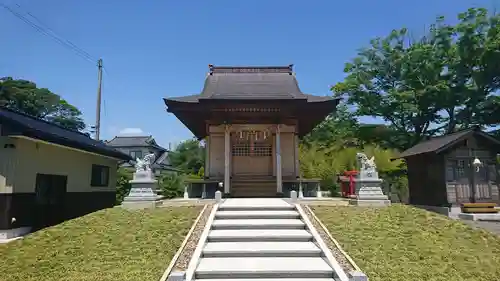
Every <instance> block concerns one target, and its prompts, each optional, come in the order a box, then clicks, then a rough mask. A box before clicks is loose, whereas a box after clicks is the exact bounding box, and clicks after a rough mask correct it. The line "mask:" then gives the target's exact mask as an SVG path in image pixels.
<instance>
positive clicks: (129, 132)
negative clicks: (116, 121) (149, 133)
mask: <svg viewBox="0 0 500 281" xmlns="http://www.w3.org/2000/svg"><path fill="white" fill-rule="evenodd" d="M143 134H144V131H143V130H142V129H141V128H125V129H123V130H120V135H143Z"/></svg>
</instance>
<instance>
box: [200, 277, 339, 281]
mask: <svg viewBox="0 0 500 281" xmlns="http://www.w3.org/2000/svg"><path fill="white" fill-rule="evenodd" d="M196 280H200V279H195V281H196ZM210 281H255V279H245V278H241V279H210ZM259 281H335V279H333V278H260V279H259Z"/></svg>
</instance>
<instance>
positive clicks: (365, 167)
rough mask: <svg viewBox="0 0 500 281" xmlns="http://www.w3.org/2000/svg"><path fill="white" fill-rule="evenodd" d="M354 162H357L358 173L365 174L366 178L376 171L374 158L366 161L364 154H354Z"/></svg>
mask: <svg viewBox="0 0 500 281" xmlns="http://www.w3.org/2000/svg"><path fill="white" fill-rule="evenodd" d="M356 160H358V162H359V166H360V167H359V169H360V172H365V173H366V174H367V175H368V176H371V175H372V174H373V173H375V172H376V171H377V165H376V164H375V156H372V158H370V159H368V157H367V156H366V154H364V153H361V152H359V153H356Z"/></svg>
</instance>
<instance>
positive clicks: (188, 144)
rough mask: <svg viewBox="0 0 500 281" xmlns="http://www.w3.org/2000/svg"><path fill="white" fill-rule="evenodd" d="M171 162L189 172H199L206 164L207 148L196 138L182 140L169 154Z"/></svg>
mask: <svg viewBox="0 0 500 281" xmlns="http://www.w3.org/2000/svg"><path fill="white" fill-rule="evenodd" d="M168 157H169V160H170V164H171V165H172V166H173V167H175V168H177V169H180V170H181V171H184V172H185V173H188V174H198V172H199V171H200V169H201V168H202V167H203V166H204V165H205V148H204V147H203V146H202V145H201V143H200V142H199V141H198V140H196V139H189V140H186V141H183V142H181V143H180V144H179V145H177V147H176V148H175V150H174V151H171V152H170V153H169V154H168Z"/></svg>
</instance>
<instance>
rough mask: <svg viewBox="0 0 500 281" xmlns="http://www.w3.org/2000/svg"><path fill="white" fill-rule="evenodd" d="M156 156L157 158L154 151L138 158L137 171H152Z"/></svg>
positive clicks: (136, 161) (136, 162)
mask: <svg viewBox="0 0 500 281" xmlns="http://www.w3.org/2000/svg"><path fill="white" fill-rule="evenodd" d="M155 158H156V156H155V154H154V153H150V154H146V155H144V157H143V158H142V159H140V158H137V159H136V160H135V172H136V173H137V172H144V171H148V172H150V171H151V165H153V164H154V162H155Z"/></svg>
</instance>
